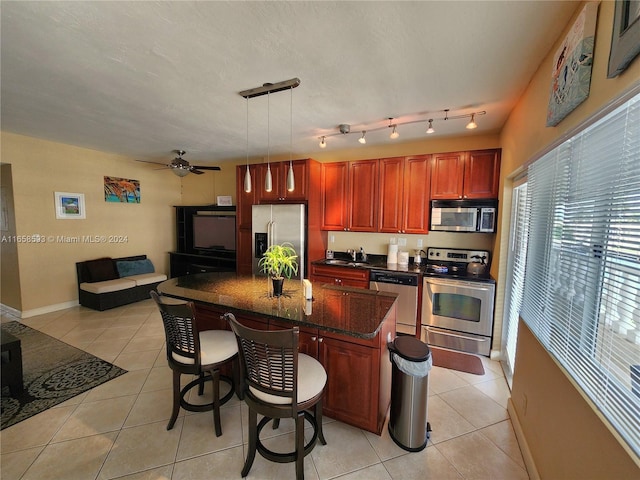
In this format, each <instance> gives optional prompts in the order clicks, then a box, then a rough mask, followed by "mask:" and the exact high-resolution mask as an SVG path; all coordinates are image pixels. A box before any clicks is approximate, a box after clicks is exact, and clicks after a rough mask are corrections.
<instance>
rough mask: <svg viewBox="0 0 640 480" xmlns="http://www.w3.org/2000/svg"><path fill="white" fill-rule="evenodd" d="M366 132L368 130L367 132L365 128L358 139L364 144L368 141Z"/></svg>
mask: <svg viewBox="0 0 640 480" xmlns="http://www.w3.org/2000/svg"><path fill="white" fill-rule="evenodd" d="M366 134H367V132H366V131H365V130H363V131H362V136H361V137H360V138H359V139H358V141H359V142H360V143H362V144H363V145H364V144H365V143H367V139H366V138H364V136H365V135H366Z"/></svg>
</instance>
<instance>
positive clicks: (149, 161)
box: [136, 160, 167, 167]
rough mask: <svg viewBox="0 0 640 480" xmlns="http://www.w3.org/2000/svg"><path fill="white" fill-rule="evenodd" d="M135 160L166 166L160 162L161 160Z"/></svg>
mask: <svg viewBox="0 0 640 480" xmlns="http://www.w3.org/2000/svg"><path fill="white" fill-rule="evenodd" d="M136 162H143V163H155V164H156V165H162V166H165V167H166V166H167V164H166V163H162V162H154V161H151V160H136Z"/></svg>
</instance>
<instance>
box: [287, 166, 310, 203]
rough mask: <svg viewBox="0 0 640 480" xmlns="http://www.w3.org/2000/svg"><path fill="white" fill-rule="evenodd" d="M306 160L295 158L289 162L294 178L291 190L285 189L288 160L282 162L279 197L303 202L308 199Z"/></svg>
mask: <svg viewBox="0 0 640 480" xmlns="http://www.w3.org/2000/svg"><path fill="white" fill-rule="evenodd" d="M307 163H308V162H307V160H295V161H293V162H291V165H292V166H293V180H294V189H293V191H291V192H290V191H288V190H287V176H288V175H289V162H282V167H281V169H280V171H281V175H282V179H281V182H280V185H282V192H281V199H282V200H287V201H291V202H303V201H305V200H307V199H308V196H309V193H308V185H309V182H308V178H309V174H308V171H309V169H308V166H307Z"/></svg>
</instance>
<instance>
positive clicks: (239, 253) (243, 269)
mask: <svg viewBox="0 0 640 480" xmlns="http://www.w3.org/2000/svg"><path fill="white" fill-rule="evenodd" d="M252 236H253V233H252V231H251V227H249V228H248V229H247V228H239V229H238V233H237V237H236V238H237V242H236V265H237V266H236V271H237V273H238V274H239V275H251V273H252V269H253V263H252V260H253V245H252V240H253V238H252Z"/></svg>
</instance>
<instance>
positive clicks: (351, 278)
mask: <svg viewBox="0 0 640 480" xmlns="http://www.w3.org/2000/svg"><path fill="white" fill-rule="evenodd" d="M311 281H312V282H319V283H329V284H331V285H337V286H340V287H355V288H369V270H366V269H364V268H352V267H335V266H332V265H311Z"/></svg>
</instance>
